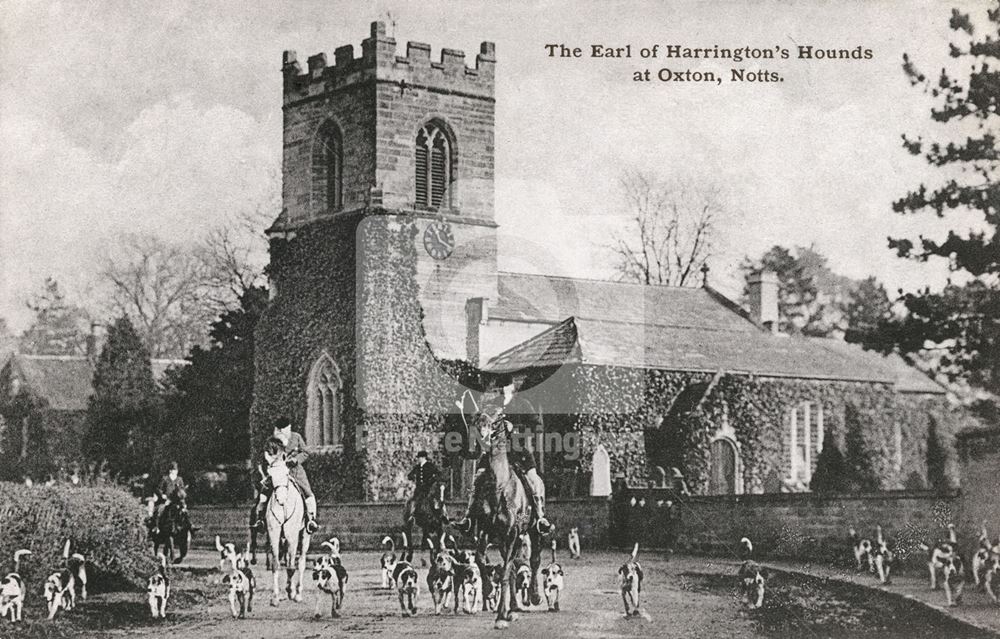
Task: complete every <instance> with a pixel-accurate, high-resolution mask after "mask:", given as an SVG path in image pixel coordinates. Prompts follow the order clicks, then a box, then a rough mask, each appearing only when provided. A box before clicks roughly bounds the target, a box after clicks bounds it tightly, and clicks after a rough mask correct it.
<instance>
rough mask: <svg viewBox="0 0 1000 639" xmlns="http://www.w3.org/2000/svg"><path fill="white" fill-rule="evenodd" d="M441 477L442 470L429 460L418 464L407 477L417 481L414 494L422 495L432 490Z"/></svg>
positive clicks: (414, 481)
mask: <svg viewBox="0 0 1000 639" xmlns="http://www.w3.org/2000/svg"><path fill="white" fill-rule="evenodd" d="M440 477H441V472H440V471H439V470H438V467H437V466H435V465H434V462H432V461H430V460H428V461H426V462H424V463H423V464H417V465H416V466H414V467H413V470H411V471H410V474H409V475H407V479H409V480H410V481H412V482H413V483H415V484H416V485H417V486H416V488H414V489H413V492H414V494H417V495H420V494H423V493H424V492H426V491H428V490H430V489H431V488H433V487H434V485H435V484H437V482H438V479H439V478H440Z"/></svg>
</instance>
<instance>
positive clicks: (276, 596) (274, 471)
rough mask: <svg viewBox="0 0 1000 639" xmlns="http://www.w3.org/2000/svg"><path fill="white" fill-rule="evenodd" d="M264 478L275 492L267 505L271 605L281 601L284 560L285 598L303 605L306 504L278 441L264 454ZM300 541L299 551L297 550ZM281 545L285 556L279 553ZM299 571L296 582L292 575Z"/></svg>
mask: <svg viewBox="0 0 1000 639" xmlns="http://www.w3.org/2000/svg"><path fill="white" fill-rule="evenodd" d="M264 460H265V461H266V462H267V474H268V477H270V478H271V485H272V486H273V488H274V490H273V491H272V492H271V497H270V499H269V500H268V502H267V515H266V518H267V536H268V539H269V540H270V542H271V545H270V550H271V576H272V577H273V585H274V589H273V593H272V595H273V596H272V598H271V605H272V606H277V605H278V602H279V601H280V600H281V594H280V591H279V588H278V571H279V568H280V565H281V563H282V560H284V563H285V567H286V569H287V573H288V577H287V584H286V587H285V592H286V593H287V594H288V598H289V599H291V600H293V601H297V602H301V601H302V580H303V578H304V576H305V572H306V553H307V552H308V551H309V534H308V533H306V531H305V501H303V499H302V493H301V492H300V491H299V489H298V487H296V486H295V485H294V483H293V482H291V481H290V479H289V476H288V465H287V464H286V463H285V450H284V446H283V445H282V444H281V440H277V439H271V440H270V441H268V443H267V446H266V448H265V451H264ZM300 539H301V544H302V547H301V548H299V542H300ZM282 541H284V547H285V553H284V554H282V553H281V549H282ZM296 570H298V573H299V574H298V579H297V580H296V579H295V572H296Z"/></svg>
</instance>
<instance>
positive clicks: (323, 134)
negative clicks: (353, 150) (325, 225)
mask: <svg viewBox="0 0 1000 639" xmlns="http://www.w3.org/2000/svg"><path fill="white" fill-rule="evenodd" d="M312 175H313V185H312V199H313V205H314V207H315V208H316V209H317V210H318V211H327V210H338V209H340V208H341V207H342V206H343V205H344V144H343V138H342V137H341V135H340V130H339V129H338V128H337V126H336V125H335V124H333V123H332V122H327V123H325V124H324V125H323V126H322V127H320V129H319V131H318V132H317V133H316V139H315V141H314V143H313V157H312Z"/></svg>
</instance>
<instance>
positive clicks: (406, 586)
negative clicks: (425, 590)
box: [392, 561, 420, 617]
mask: <svg viewBox="0 0 1000 639" xmlns="http://www.w3.org/2000/svg"><path fill="white" fill-rule="evenodd" d="M392 581H393V582H394V583H395V584H396V591H397V592H398V593H399V607H400V608H402V610H403V616H404V617H409V616H410V615H416V614H417V597H418V596H419V595H420V580H419V579H417V571H416V569H414V567H413V566H412V565H411V564H410V562H408V561H397V562H396V564H395V567H394V568H393V569H392Z"/></svg>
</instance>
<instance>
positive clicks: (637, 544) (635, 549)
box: [629, 541, 639, 561]
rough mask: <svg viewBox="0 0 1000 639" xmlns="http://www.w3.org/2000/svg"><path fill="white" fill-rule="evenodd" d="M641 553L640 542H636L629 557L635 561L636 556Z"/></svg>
mask: <svg viewBox="0 0 1000 639" xmlns="http://www.w3.org/2000/svg"><path fill="white" fill-rule="evenodd" d="M638 554H639V542H638V541H637V542H635V546H633V547H632V555H631V557H630V558H629V560H630V561H635V558H636V556H637V555H638Z"/></svg>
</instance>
